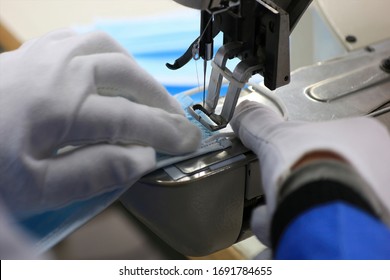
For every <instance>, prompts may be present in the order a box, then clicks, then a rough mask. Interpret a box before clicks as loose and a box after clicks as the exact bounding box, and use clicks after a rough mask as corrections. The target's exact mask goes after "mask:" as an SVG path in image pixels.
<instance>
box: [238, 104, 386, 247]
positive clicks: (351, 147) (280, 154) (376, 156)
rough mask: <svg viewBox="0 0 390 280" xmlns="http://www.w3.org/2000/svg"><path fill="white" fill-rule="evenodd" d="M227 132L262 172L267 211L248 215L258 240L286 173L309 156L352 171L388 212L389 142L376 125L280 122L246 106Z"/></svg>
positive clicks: (354, 120) (267, 112)
mask: <svg viewBox="0 0 390 280" xmlns="http://www.w3.org/2000/svg"><path fill="white" fill-rule="evenodd" d="M231 126H232V128H233V130H234V131H235V133H236V135H237V136H238V137H239V138H240V139H241V141H242V142H243V144H244V145H245V146H246V147H248V148H249V149H251V150H252V151H254V152H255V153H256V154H257V156H258V159H259V163H260V166H261V174H262V183H263V189H264V193H265V196H266V208H260V209H258V210H256V211H255V212H254V215H253V219H254V220H253V226H254V231H255V232H256V231H257V232H258V235H260V236H263V237H266V235H267V232H266V231H267V230H266V227H265V224H266V223H267V222H269V221H270V219H271V217H272V215H273V213H274V210H275V207H276V203H277V195H278V187H280V185H281V183H282V182H283V181H284V179H285V178H286V177H287V176H288V175H289V173H290V170H291V169H292V168H294V166H295V165H296V164H298V163H299V162H300V160H302V159H304V158H306V157H307V156H308V155H315V154H316V153H317V154H318V153H319V152H321V153H322V152H325V153H328V154H330V155H332V156H335V157H338V158H339V159H342V160H343V161H345V162H347V163H348V164H349V165H351V166H352V167H353V168H355V170H356V171H357V173H358V174H360V175H361V177H362V178H363V179H365V181H366V182H367V183H368V185H369V186H370V187H371V188H372V190H373V192H374V194H376V196H377V197H378V198H379V199H380V200H381V201H382V204H383V205H385V207H386V211H389V209H390V188H389V181H390V173H389V170H390V169H389V166H390V136H389V132H388V131H387V129H386V128H385V127H384V126H383V125H382V124H380V123H379V122H378V121H377V120H375V119H373V118H368V117H360V118H350V119H342V120H334V121H328V122H319V123H308V122H297V121H285V120H284V119H283V118H282V117H281V116H280V115H279V114H277V113H276V112H274V111H272V110H271V109H269V108H267V107H265V106H263V105H260V104H259V103H255V102H248V101H245V102H243V103H241V104H240V105H238V107H237V108H236V111H235V115H234V117H233V119H232V121H231ZM321 153H319V154H321ZM262 241H263V242H264V240H262ZM265 243H267V242H265Z"/></svg>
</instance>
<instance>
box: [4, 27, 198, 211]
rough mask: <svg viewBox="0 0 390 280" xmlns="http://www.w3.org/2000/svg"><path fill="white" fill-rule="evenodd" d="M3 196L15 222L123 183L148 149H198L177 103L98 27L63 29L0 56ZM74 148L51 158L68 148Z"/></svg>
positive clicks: (138, 171) (149, 163)
mask: <svg viewBox="0 0 390 280" xmlns="http://www.w3.org/2000/svg"><path fill="white" fill-rule="evenodd" d="M0 135H1V142H0V194H1V196H2V197H3V199H4V201H5V203H6V204H7V206H8V208H9V209H10V211H11V213H12V214H13V215H14V216H16V217H17V218H22V217H26V216H30V215H33V214H34V213H39V212H42V211H46V210H50V209H56V208H59V207H62V206H64V205H67V204H69V203H71V202H73V201H75V200H81V199H86V198H89V197H92V196H96V195H98V194H101V193H104V192H107V191H111V190H113V189H115V188H117V187H118V186H119V185H126V186H130V185H131V184H132V183H134V182H135V181H136V180H137V179H139V178H140V177H141V176H142V175H143V174H145V173H146V172H148V171H150V170H151V169H153V168H154V166H155V150H157V151H160V152H164V153H168V154H174V155H177V154H183V153H187V152H192V151H194V150H196V149H197V147H198V146H199V141H200V132H199V130H198V129H197V128H196V127H195V126H194V125H192V124H191V123H190V122H189V121H188V120H187V119H186V118H185V117H184V112H183V111H182V109H181V108H180V105H179V104H178V102H177V101H176V100H175V99H174V98H173V97H171V96H170V95H169V94H168V93H167V92H166V90H165V89H164V88H163V87H162V85H160V84H159V83H157V82H156V81H155V80H154V79H153V78H152V77H151V76H150V75H149V74H148V73H146V72H145V71H144V70H143V69H141V68H140V67H139V66H138V65H137V64H136V62H135V61H134V59H133V58H132V57H131V56H130V55H129V54H128V53H126V51H125V50H123V49H122V48H121V47H120V46H119V45H118V44H117V43H116V42H115V41H114V40H112V39H111V38H110V37H108V36H107V35H105V34H104V33H100V32H94V33H88V34H83V35H78V34H76V33H74V32H72V31H70V30H60V31H56V32H53V33H50V34H48V35H46V36H44V37H42V38H39V39H35V40H32V41H30V42H28V43H26V44H24V45H23V46H22V47H21V48H20V49H18V50H16V51H13V52H8V53H4V54H1V56H0ZM69 145H72V146H79V147H78V148H76V149H73V150H71V151H68V152H63V153H60V154H58V153H57V151H58V150H59V149H60V148H62V147H65V146H69Z"/></svg>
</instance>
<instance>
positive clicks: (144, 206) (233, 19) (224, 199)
mask: <svg viewBox="0 0 390 280" xmlns="http://www.w3.org/2000/svg"><path fill="white" fill-rule="evenodd" d="M175 1H176V2H179V3H181V4H183V5H186V6H189V7H192V8H196V9H199V10H201V28H200V36H199V38H196V39H195V40H194V42H193V43H192V44H190V46H189V49H188V51H187V52H186V53H185V54H184V55H183V56H182V57H181V58H179V59H178V60H176V61H175V63H173V64H169V65H168V66H169V68H171V69H179V68H180V67H181V66H182V65H184V64H185V63H186V62H187V61H189V60H190V59H193V58H194V59H198V58H203V59H204V61H208V60H211V59H213V57H214V59H213V61H212V62H211V64H212V72H211V77H210V83H209V86H208V91H207V96H206V93H205V100H204V102H203V103H200V104H196V105H193V106H192V107H190V108H189V111H190V113H191V115H192V116H193V117H194V118H196V119H197V120H198V121H199V122H201V123H202V124H203V125H204V126H205V127H207V129H209V130H212V131H217V130H220V129H222V128H224V127H226V126H227V125H228V123H229V121H230V119H231V117H232V116H233V112H234V109H235V106H236V104H237V102H238V101H239V97H240V96H241V97H240V98H244V99H245V98H249V99H253V100H256V101H258V102H262V103H264V104H267V105H269V106H271V107H272V108H274V109H275V110H277V111H279V112H280V113H281V114H284V115H285V116H287V117H288V118H289V119H292V120H307V121H320V120H330V119H336V118H343V117H349V116H358V115H372V116H374V117H377V118H378V119H379V120H381V121H382V122H383V123H384V124H385V125H386V126H387V127H389V129H390V40H389V39H388V40H383V41H382V42H380V43H377V44H374V45H370V46H366V47H365V48H359V49H357V50H355V51H351V52H349V53H348V54H346V55H344V56H342V57H340V58H337V59H332V60H330V61H327V62H322V63H319V64H315V65H313V66H309V67H304V68H301V69H298V70H296V71H294V72H293V73H292V74H291V75H290V66H289V63H290V57H289V40H290V39H289V36H290V33H291V32H292V30H293V29H294V27H295V26H296V24H297V22H298V21H299V19H300V17H301V15H302V14H303V13H304V11H305V10H306V8H307V7H308V6H309V4H310V3H311V1H310V0H303V1H283V0H279V1H278V0H274V1H269V0H241V1H238V0H235V1H227V0H225V1H224V0H220V1H218V0H214V1H212V0H209V1H207V0H202V1H191V0H175ZM218 32H222V33H223V35H224V45H223V46H222V47H221V48H220V49H219V50H218V51H217V52H216V54H215V56H214V55H213V37H214V36H215V35H216V34H217V33H218ZM389 37H390V36H389ZM351 40H352V39H351ZM233 57H238V58H239V60H240V62H239V63H238V64H237V65H236V67H235V68H234V70H233V71H231V70H229V69H228V67H227V61H228V60H229V59H231V58H233ZM204 65H205V66H204V68H206V64H204ZM204 70H206V69H204ZM178 71H179V70H178ZM205 72H206V71H205ZM256 74H260V75H261V76H263V77H264V83H263V84H248V80H249V78H251V77H252V76H253V75H256ZM223 79H226V80H227V81H228V84H229V86H228V90H227V93H226V96H225V97H221V96H220V91H221V84H222V80H223ZM199 112H202V113H199ZM230 141H231V143H232V145H231V146H230V147H229V148H227V149H224V150H220V151H216V152H212V153H208V154H204V155H202V156H199V157H196V158H192V159H188V160H185V161H182V162H179V163H176V164H174V165H172V166H169V167H166V168H162V169H159V170H157V171H155V172H152V173H150V174H148V175H146V176H145V177H143V178H142V179H141V180H140V181H139V182H137V183H136V184H135V185H134V186H132V187H131V188H130V189H129V191H128V192H127V193H125V194H124V196H123V197H122V198H121V201H122V203H123V205H124V206H125V207H126V208H127V209H128V210H129V211H130V212H131V213H133V214H134V215H135V216H136V217H137V218H138V219H139V220H140V221H141V222H143V223H144V224H145V225H147V226H148V227H149V228H150V229H151V230H152V231H153V232H155V233H156V234H157V235H158V236H160V237H161V238H162V239H163V240H164V241H165V242H167V243H168V244H169V245H170V246H172V247H173V248H175V249H176V250H177V251H179V252H180V253H182V254H184V255H189V256H201V255H206V254H209V253H212V252H215V251H217V250H220V249H223V248H226V247H228V246H230V245H232V244H234V243H236V242H238V241H240V240H243V239H245V238H247V237H249V236H251V235H252V233H251V231H250V229H249V225H248V221H249V218H250V214H251V211H252V209H253V208H254V207H256V206H258V205H260V204H262V203H264V198H263V193H262V190H261V175H260V166H259V165H260V164H261V163H259V162H258V160H257V158H256V156H255V155H254V154H253V153H252V152H251V151H249V150H248V149H246V148H245V147H244V146H243V145H242V144H241V143H240V141H239V140H238V139H236V138H234V137H233V138H231V139H230Z"/></svg>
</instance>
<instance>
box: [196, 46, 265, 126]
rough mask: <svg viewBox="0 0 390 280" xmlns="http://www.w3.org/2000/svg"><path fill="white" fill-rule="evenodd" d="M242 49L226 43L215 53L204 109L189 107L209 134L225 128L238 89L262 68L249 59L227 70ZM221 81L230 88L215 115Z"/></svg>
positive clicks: (261, 62)
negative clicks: (227, 64) (226, 83)
mask: <svg viewBox="0 0 390 280" xmlns="http://www.w3.org/2000/svg"><path fill="white" fill-rule="evenodd" d="M242 49H243V44H242V43H238V42H234V43H229V44H226V45H224V46H222V47H221V48H220V49H219V50H218V52H217V54H216V55H215V58H214V61H212V63H211V66H212V72H211V77H210V85H209V89H208V95H207V99H206V101H205V105H204V107H203V106H202V105H201V104H195V105H193V106H192V107H189V108H188V111H189V113H190V114H191V115H192V116H193V117H194V118H195V119H197V120H198V121H199V122H200V123H201V124H203V125H204V126H205V127H207V128H208V129H209V130H211V131H215V130H219V129H222V128H224V127H226V125H227V124H228V123H229V121H230V120H231V118H232V117H233V113H234V109H235V107H236V104H237V100H238V97H239V95H240V92H241V89H242V88H243V87H244V86H245V84H246V83H247V82H248V80H249V78H250V77H251V76H252V75H253V73H256V72H259V71H260V70H261V69H262V68H263V65H264V64H263V61H259V60H258V59H255V58H253V57H252V58H249V59H246V60H243V61H241V62H240V63H238V64H237V66H236V67H235V68H234V71H233V72H231V71H230V70H229V69H228V68H227V67H226V63H227V60H228V59H229V58H232V57H234V56H235V55H236V54H237V53H239V52H241V51H242ZM223 78H225V79H227V80H228V81H229V87H228V91H227V93H226V97H225V101H224V104H223V107H222V111H221V114H220V115H217V114H215V109H216V107H217V105H218V100H219V95H220V91H221V85H222V80H223ZM197 111H198V112H199V111H200V112H203V113H204V114H205V115H202V114H198V112H197Z"/></svg>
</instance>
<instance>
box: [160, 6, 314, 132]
mask: <svg viewBox="0 0 390 280" xmlns="http://www.w3.org/2000/svg"><path fill="white" fill-rule="evenodd" d="M175 1H176V2H178V3H180V4H183V5H186V6H189V7H192V8H196V9H200V10H201V26H200V35H199V37H198V38H197V39H195V41H194V42H193V43H192V44H191V46H190V47H189V49H188V51H187V52H186V53H185V54H184V55H183V56H182V57H181V58H179V59H177V60H176V61H175V63H174V64H167V66H168V68H170V69H179V68H180V67H181V66H183V65H184V64H186V63H187V62H188V61H189V60H190V59H191V58H194V59H198V58H203V59H204V61H207V60H211V59H212V58H213V38H214V37H215V36H216V35H217V34H218V33H219V32H222V33H223V46H222V47H221V48H220V49H219V50H218V52H217V53H216V55H215V58H214V60H213V61H212V63H211V65H212V73H211V77H210V84H209V87H208V95H207V98H206V100H205V101H204V102H203V104H196V105H194V106H192V107H191V108H189V109H190V113H191V114H192V115H193V117H195V118H197V119H198V120H199V121H200V122H201V123H202V124H203V125H204V126H206V127H207V128H209V129H210V130H218V129H221V128H224V127H225V126H226V125H227V124H228V122H229V121H230V120H231V118H232V116H233V113H234V110H235V107H236V104H237V100H238V97H239V95H240V92H241V89H242V88H243V87H244V86H245V84H246V83H247V81H248V80H249V78H250V77H252V76H253V75H255V74H260V75H262V76H263V77H264V85H265V86H266V87H267V88H269V89H271V90H274V89H276V88H278V87H281V86H283V85H286V84H288V83H289V82H290V55H289V53H290V52H289V36H290V33H291V32H292V30H293V29H294V27H295V25H296V23H297V22H298V20H299V19H300V17H301V15H302V14H303V13H304V11H305V10H306V8H307V7H308V6H309V4H310V3H311V0H300V1H296V0H292V1H291V0H290V1H286V0H274V1H270V0H232V1H227V0H216V1H215V0H214V1H213V0H209V1H205V0H203V1H191V0H175ZM234 57H238V58H239V59H240V60H241V62H240V63H238V64H237V66H236V67H235V69H234V70H233V71H230V70H229V69H228V68H227V66H226V63H227V61H228V60H229V59H231V58H234ZM205 65H206V64H205ZM205 68H206V67H205ZM223 78H225V79H227V80H228V81H229V88H228V91H227V94H226V98H225V103H224V105H223V107H222V111H221V114H220V115H218V114H216V113H215V109H216V106H217V103H218V100H219V98H220V90H221V84H222V79H223ZM198 112H203V114H198ZM206 116H207V117H206Z"/></svg>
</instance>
